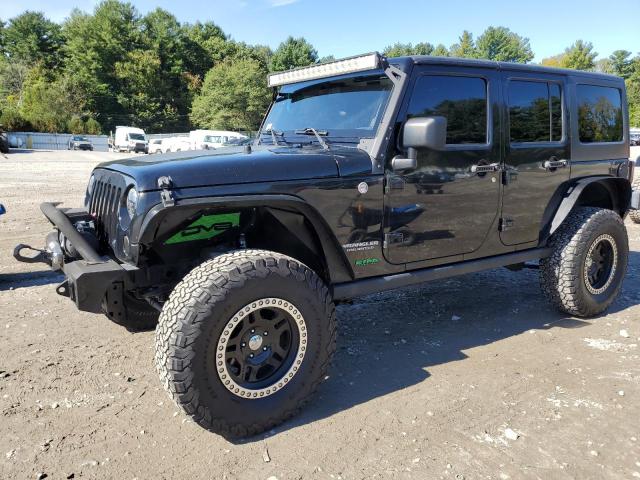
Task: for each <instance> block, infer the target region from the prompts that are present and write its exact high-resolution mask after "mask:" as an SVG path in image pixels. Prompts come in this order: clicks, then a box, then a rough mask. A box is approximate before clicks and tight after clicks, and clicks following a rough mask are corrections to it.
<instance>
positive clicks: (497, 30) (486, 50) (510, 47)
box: [476, 27, 533, 63]
mask: <svg viewBox="0 0 640 480" xmlns="http://www.w3.org/2000/svg"><path fill="white" fill-rule="evenodd" d="M476 47H477V52H478V58H486V59H488V60H496V61H502V62H516V63H527V62H530V61H531V60H532V59H533V51H532V50H531V46H530V45H529V39H528V38H524V37H521V36H520V35H518V34H517V33H514V32H512V31H511V30H509V29H508V28H506V27H489V28H487V29H486V30H485V31H484V32H483V33H482V35H480V36H479V37H478V40H477V42H476Z"/></svg>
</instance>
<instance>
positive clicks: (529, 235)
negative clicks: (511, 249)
mask: <svg viewBox="0 0 640 480" xmlns="http://www.w3.org/2000/svg"><path fill="white" fill-rule="evenodd" d="M502 75H503V88H504V98H505V104H506V106H505V108H506V112H505V118H506V138H505V142H504V144H505V155H504V163H505V165H504V168H505V170H506V172H505V181H506V185H505V186H504V193H503V198H502V216H501V221H500V239H501V240H502V242H503V243H504V244H505V245H518V244H523V243H528V242H537V241H538V239H539V235H540V229H541V227H542V219H543V218H542V217H543V215H544V212H545V209H546V207H547V205H548V204H549V201H550V200H551V197H552V196H553V194H554V192H555V191H556V190H557V189H558V187H559V186H560V185H561V184H562V183H563V182H565V181H567V180H568V179H569V176H570V165H569V158H570V142H569V138H568V135H567V131H568V128H567V126H568V125H569V123H568V118H567V108H566V100H565V87H566V82H565V77H563V76H561V75H547V74H544V75H534V74H528V73H521V72H508V71H507V72H503V73H502Z"/></svg>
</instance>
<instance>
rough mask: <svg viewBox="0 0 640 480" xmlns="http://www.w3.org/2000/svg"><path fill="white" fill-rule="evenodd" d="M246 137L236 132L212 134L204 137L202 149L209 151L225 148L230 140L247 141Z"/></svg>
mask: <svg viewBox="0 0 640 480" xmlns="http://www.w3.org/2000/svg"><path fill="white" fill-rule="evenodd" d="M247 138H249V137H247V136H246V135H242V134H241V133H236V132H227V131H218V132H215V133H213V134H209V135H206V136H205V137H204V141H203V142H202V148H204V149H206V150H211V149H215V148H220V147H223V146H225V144H226V143H228V142H229V141H231V140H232V139H237V140H243V139H247Z"/></svg>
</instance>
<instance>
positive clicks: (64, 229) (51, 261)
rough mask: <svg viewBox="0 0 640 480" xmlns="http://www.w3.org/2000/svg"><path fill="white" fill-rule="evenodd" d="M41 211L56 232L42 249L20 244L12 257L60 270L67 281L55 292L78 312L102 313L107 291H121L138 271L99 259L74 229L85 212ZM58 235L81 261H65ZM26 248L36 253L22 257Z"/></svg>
mask: <svg viewBox="0 0 640 480" xmlns="http://www.w3.org/2000/svg"><path fill="white" fill-rule="evenodd" d="M40 209H41V210H42V213H43V214H44V215H45V217H47V219H48V220H49V221H50V222H51V223H52V224H53V226H54V227H55V229H56V230H55V231H53V232H52V233H50V234H49V235H48V236H47V239H46V242H45V248H44V249H42V250H40V249H35V248H32V247H29V246H28V245H23V244H20V245H18V246H16V248H15V249H14V252H13V256H14V257H15V258H16V260H18V261H21V262H25V263H46V264H47V265H49V266H50V267H51V268H52V269H53V270H61V271H62V272H63V273H64V275H65V276H66V277H67V278H66V280H65V281H64V282H63V283H62V284H60V285H59V286H58V287H57V289H56V292H57V293H58V294H60V295H63V296H65V297H69V298H71V300H73V301H74V302H75V304H76V306H77V307H78V310H82V311H85V312H93V313H102V312H103V300H104V298H105V296H106V295H107V292H108V291H109V290H110V289H112V288H115V289H117V290H118V291H121V290H122V283H123V282H124V281H125V280H126V278H127V277H128V276H129V274H131V273H133V272H134V271H135V270H137V269H136V267H133V266H130V265H121V264H119V263H118V262H116V261H114V260H113V259H111V258H110V257H108V256H101V255H100V254H98V252H97V251H96V250H95V248H94V247H93V246H92V245H91V244H90V243H89V242H88V241H87V239H86V238H85V237H83V236H82V235H81V234H80V232H78V230H76V228H75V226H74V223H73V219H74V218H79V217H82V216H83V215H84V216H85V217H86V212H82V211H79V210H70V209H61V208H57V207H56V205H54V204H52V203H43V204H42V205H41V206H40ZM60 232H61V233H62V234H63V235H64V236H65V237H66V239H67V241H68V242H70V243H71V244H72V245H73V247H74V248H75V250H76V251H77V252H78V254H79V255H80V256H81V258H80V259H77V258H74V259H68V258H65V254H64V253H63V252H64V250H63V248H62V246H61V245H60V235H59V233H60ZM26 249H30V250H32V251H37V252H38V254H37V255H35V256H31V257H29V256H25V255H23V254H22V252H23V250H26Z"/></svg>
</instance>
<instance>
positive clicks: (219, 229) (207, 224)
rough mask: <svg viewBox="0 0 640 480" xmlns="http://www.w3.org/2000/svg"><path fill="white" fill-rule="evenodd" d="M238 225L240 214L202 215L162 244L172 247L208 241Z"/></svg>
mask: <svg viewBox="0 0 640 480" xmlns="http://www.w3.org/2000/svg"><path fill="white" fill-rule="evenodd" d="M238 225H240V213H222V214H218V215H203V216H202V217H200V218H198V219H197V220H196V221H195V222H193V223H192V224H191V225H189V226H188V227H186V228H184V229H182V230H180V231H179V232H178V233H176V234H175V235H173V236H172V237H170V238H169V239H168V240H166V241H165V242H164V244H165V245H174V244H176V243H184V242H193V241H195V240H209V239H210V238H213V237H215V236H218V235H220V234H221V233H223V232H225V231H227V230H229V229H230V228H233V227H237V226H238Z"/></svg>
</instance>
